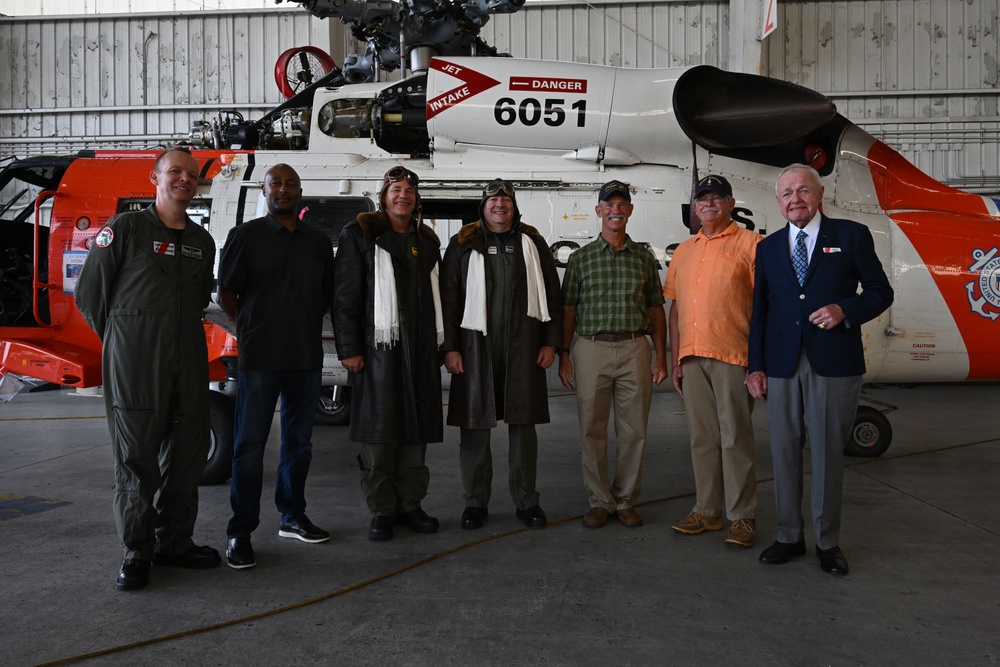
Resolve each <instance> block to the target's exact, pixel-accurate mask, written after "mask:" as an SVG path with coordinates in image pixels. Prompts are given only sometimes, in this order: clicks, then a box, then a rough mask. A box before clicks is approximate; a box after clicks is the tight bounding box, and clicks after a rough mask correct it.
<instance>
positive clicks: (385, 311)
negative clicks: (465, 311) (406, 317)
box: [375, 246, 444, 350]
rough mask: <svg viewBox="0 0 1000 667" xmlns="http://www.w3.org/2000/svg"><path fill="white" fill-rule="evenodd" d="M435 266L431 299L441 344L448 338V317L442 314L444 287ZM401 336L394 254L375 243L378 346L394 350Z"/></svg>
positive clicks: (435, 264) (436, 329) (432, 271)
mask: <svg viewBox="0 0 1000 667" xmlns="http://www.w3.org/2000/svg"><path fill="white" fill-rule="evenodd" d="M439 265H440V262H435V263H434V268H433V269H431V299H432V300H433V301H434V327H435V331H436V332H437V346H438V347H441V343H443V342H444V317H443V316H442V314H441V288H440V286H439V285H438V267H439ZM397 340H399V303H398V301H397V296H396V272H395V270H394V269H393V267H392V255H390V254H389V253H388V252H386V250H385V249H384V248H382V247H381V246H375V347H378V346H380V345H381V346H382V347H384V348H385V349H387V350H391V349H392V348H393V347H394V346H395V344H396V341H397Z"/></svg>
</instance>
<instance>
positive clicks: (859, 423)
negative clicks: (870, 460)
mask: <svg viewBox="0 0 1000 667" xmlns="http://www.w3.org/2000/svg"><path fill="white" fill-rule="evenodd" d="M891 442H892V426H891V425H890V424H889V420H888V419H887V418H886V416H885V415H884V414H882V412H880V411H879V410H876V409H875V408H872V407H869V406H867V405H860V406H858V414H857V417H855V418H854V428H853V429H851V435H850V437H849V438H848V439H847V443H846V444H845V445H844V453H845V454H847V455H848V456H864V457H876V456H881V455H882V454H884V453H885V450H887V449H889V444H890V443H891Z"/></svg>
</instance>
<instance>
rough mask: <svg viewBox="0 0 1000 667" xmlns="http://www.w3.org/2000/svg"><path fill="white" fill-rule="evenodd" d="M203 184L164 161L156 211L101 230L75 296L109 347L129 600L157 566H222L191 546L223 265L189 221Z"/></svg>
mask: <svg viewBox="0 0 1000 667" xmlns="http://www.w3.org/2000/svg"><path fill="white" fill-rule="evenodd" d="M198 177H199V167H198V162H197V161H196V160H195V159H194V157H192V156H191V154H190V153H189V152H188V151H186V150H183V149H176V148H175V149H171V150H168V151H166V152H164V153H162V154H161V155H160V156H159V157H158V158H157V160H156V164H155V166H154V168H153V171H152V172H151V173H150V175H149V179H150V181H151V182H152V183H153V184H154V185H155V186H156V201H155V203H154V204H153V205H152V206H150V207H148V208H146V209H144V210H142V211H136V212H130V213H123V214H120V215H117V216H115V217H114V218H112V219H111V220H110V221H109V222H108V224H107V225H105V226H104V227H103V228H101V230H100V231H98V233H97V235H96V236H95V237H94V245H93V247H92V248H91V249H90V253H89V254H88V256H87V260H86V262H85V263H84V266H83V270H82V272H81V273H80V279H79V282H78V283H77V287H76V303H77V306H78V307H79V308H80V312H81V313H82V314H83V317H84V319H85V320H86V321H87V324H89V325H90V327H91V328H92V329H93V330H94V331H95V332H96V333H97V335H98V336H100V338H101V341H102V342H103V375H104V402H105V409H106V411H107V416H108V429H109V430H110V433H111V447H112V452H113V454H114V459H115V497H114V514H115V523H116V525H117V528H118V536H119V538H120V539H121V542H122V546H123V548H124V551H125V560H124V562H123V563H122V566H121V569H120V571H119V573H118V580H117V586H118V588H119V589H121V590H135V589H138V588H142V587H143V586H145V585H146V584H147V583H148V582H149V571H150V562H153V563H156V564H157V565H162V566H171V565H176V566H180V567H187V568H197V569H201V568H209V567H214V566H216V565H218V564H219V563H221V558H220V557H219V552H218V551H216V550H215V549H213V548H211V547H207V546H196V545H195V544H194V541H193V540H192V539H191V536H192V534H193V532H194V523H195V518H196V517H197V514H198V480H199V478H200V477H201V474H202V472H203V471H204V468H205V460H206V456H207V454H208V445H209V428H210V427H209V408H208V353H207V350H206V344H205V332H204V329H203V327H202V315H203V313H204V309H205V306H207V305H208V303H209V300H210V299H211V296H212V285H213V276H212V268H213V266H214V264H215V241H214V239H213V238H212V236H211V235H210V234H209V233H208V232H207V231H205V229H203V228H202V227H201V226H200V225H198V224H197V223H195V222H194V221H193V220H191V219H190V218H189V217H188V216H187V205H188V204H189V203H190V202H191V200H192V199H193V198H194V196H195V194H196V192H197V188H198ZM157 493H159V495H158V496H157ZM154 497H156V500H155V504H154Z"/></svg>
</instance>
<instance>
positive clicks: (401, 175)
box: [384, 167, 420, 187]
mask: <svg viewBox="0 0 1000 667" xmlns="http://www.w3.org/2000/svg"><path fill="white" fill-rule="evenodd" d="M384 180H385V181H386V182H387V183H395V182H396V181H402V180H405V181H406V182H407V183H409V184H410V185H412V186H413V187H417V186H418V185H419V184H420V177H419V176H417V175H416V174H414V173H413V172H412V171H410V170H409V169H407V168H406V167H393V168H392V169H390V170H389V171H387V172H385V178H384Z"/></svg>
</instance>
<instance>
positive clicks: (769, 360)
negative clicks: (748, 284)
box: [747, 215, 893, 378]
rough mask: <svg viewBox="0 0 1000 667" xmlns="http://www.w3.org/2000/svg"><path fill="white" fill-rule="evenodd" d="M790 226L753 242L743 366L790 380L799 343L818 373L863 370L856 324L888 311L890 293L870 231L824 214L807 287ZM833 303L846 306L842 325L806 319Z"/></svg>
mask: <svg viewBox="0 0 1000 667" xmlns="http://www.w3.org/2000/svg"><path fill="white" fill-rule="evenodd" d="M790 227H791V225H786V226H785V228H784V229H782V230H781V231H778V232H775V233H774V234H771V235H770V236H768V237H767V238H765V239H764V240H763V241H761V242H760V243H758V244H757V266H756V270H755V271H756V272H755V282H754V291H753V314H752V315H751V318H750V342H749V345H750V350H749V352H750V355H749V356H750V359H749V366H748V368H747V370H748V371H749V372H751V373H752V372H754V371H764V373H766V374H767V375H768V376H769V377H778V378H788V377H791V376H792V374H793V373H794V371H795V365H796V363H797V362H798V358H799V352H800V350H801V349H802V348H803V347H804V348H805V352H806V357H807V358H808V360H809V365H810V366H811V367H812V369H813V371H815V372H816V373H817V374H818V375H821V376H824V377H846V376H851V375H864V372H865V356H864V346H863V344H862V341H861V325H862V324H864V323H865V322H867V321H868V320H871V319H874V318H875V317H877V316H878V315H879V314H880V313H882V312H883V311H884V310H885V309H886V308H888V307H889V305H890V304H891V303H892V297H893V292H892V287H891V286H890V285H889V280H888V278H886V275H885V271H884V270H883V269H882V263H881V262H880V261H879V258H878V256H877V255H876V254H875V242H874V240H873V239H872V235H871V232H870V231H869V230H868V227H866V226H864V225H862V224H860V223H857V222H854V221H852V220H837V219H832V218H828V217H826V216H825V215H823V216H822V219H821V221H820V226H819V236H818V237H817V239H816V247H815V249H814V250H813V254H812V258H811V259H810V261H809V269H808V272H807V273H806V281H805V284H804V285H802V286H799V281H798V279H797V278H796V277H795V269H793V268H792V259H791V256H790V253H789V249H788V248H789V245H788V230H789V228H790ZM796 229H797V228H796ZM858 285H860V286H861V293H860V294H859V293H858ZM834 303H835V304H837V305H838V306H840V307H841V309H843V311H844V321H843V322H841V323H840V324H839V325H837V326H836V327H833V328H832V329H828V330H823V329H820V328H819V327H817V326H816V325H814V324H811V323H810V322H809V315H810V314H811V313H813V312H814V311H816V310H818V309H820V308H822V307H823V306H828V305H830V304H834Z"/></svg>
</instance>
